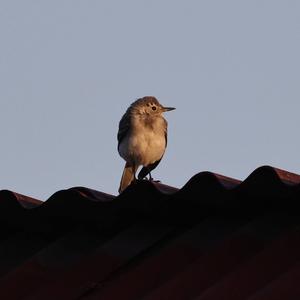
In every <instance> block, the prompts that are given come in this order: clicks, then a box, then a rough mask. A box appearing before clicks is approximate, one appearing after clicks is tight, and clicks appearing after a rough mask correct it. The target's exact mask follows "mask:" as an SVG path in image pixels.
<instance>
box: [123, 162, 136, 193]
mask: <svg viewBox="0 0 300 300" xmlns="http://www.w3.org/2000/svg"><path fill="white" fill-rule="evenodd" d="M135 171H136V168H135V167H133V166H130V165H129V164H128V163H126V164H125V167H124V171H123V174H122V178H121V182H120V187H119V193H121V192H123V191H124V190H125V189H126V188H127V186H128V185H130V183H131V182H132V181H133V180H134V176H135Z"/></svg>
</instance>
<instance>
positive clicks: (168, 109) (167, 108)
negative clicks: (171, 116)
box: [163, 107, 176, 112]
mask: <svg viewBox="0 0 300 300" xmlns="http://www.w3.org/2000/svg"><path fill="white" fill-rule="evenodd" d="M174 109H176V108H175V107H163V111H164V112H165V111H170V110H174Z"/></svg>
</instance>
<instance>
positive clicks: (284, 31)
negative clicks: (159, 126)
mask: <svg viewBox="0 0 300 300" xmlns="http://www.w3.org/2000/svg"><path fill="white" fill-rule="evenodd" d="M0 37H1V47H0V103H1V106H0V107H1V109H0V138H1V147H0V166H1V167H0V189H9V190H13V191H15V192H18V193H21V194H25V195H28V196H32V197H35V198H38V199H40V200H47V199H48V198H49V197H50V196H51V195H52V194H53V193H54V192H56V191H58V190H60V189H66V188H70V187H73V186H85V187H89V188H92V189H96V190H99V191H103V192H106V193H110V194H117V190H118V186H119V182H120V177H121V173H122V170H123V167H124V161H123V160H122V158H120V156H119V155H118V152H117V137H116V136H117V131H118V122H119V120H120V118H121V117H122V115H123V113H124V112H125V110H126V109H127V107H128V106H129V105H130V104H131V103H132V102H133V101H135V100H136V99H137V98H140V97H143V96H145V95H153V96H155V97H157V98H158V100H159V101H160V102H161V103H162V104H163V105H165V106H174V107H176V110H175V111H172V112H168V113H166V114H165V117H166V119H167V120H168V123H169V129H168V130H169V137H168V148H167V151H166V153H165V155H164V158H163V160H162V161H161V163H160V165H159V166H158V167H157V168H156V169H155V171H153V174H152V175H153V177H155V178H156V179H159V180H161V181H162V183H165V184H168V185H171V186H175V187H178V188H180V187H182V186H183V185H184V184H185V183H186V182H187V181H188V180H189V179H190V178H191V177H192V176H193V175H195V174H196V173H198V172H202V171H211V172H215V173H219V174H223V175H226V176H229V177H233V178H237V179H240V180H244V179H245V178H246V177H247V176H248V175H249V174H250V173H251V172H252V171H253V170H254V169H256V168H257V167H259V166H262V165H271V166H274V167H279V168H282V169H286V170H289V171H291V172H295V173H299V174H300V157H299V151H300V138H299V132H298V130H299V128H300V113H299V111H300V55H299V53H300V1H298V0H281V1H279V0H251V1H250V0H249V1H240V0H235V1H233V0H228V1H223V0H202V1H200V0H194V1H193V0H187V1H178V0H151V1H144V0H135V1H134V0H127V1H121V0H119V1H117V0H101V1H99V0H98V1H96V0H87V1H83V0H80V1H79V0H51V1H38V0H27V1H21V0H19V1H17V0H1V2H0Z"/></svg>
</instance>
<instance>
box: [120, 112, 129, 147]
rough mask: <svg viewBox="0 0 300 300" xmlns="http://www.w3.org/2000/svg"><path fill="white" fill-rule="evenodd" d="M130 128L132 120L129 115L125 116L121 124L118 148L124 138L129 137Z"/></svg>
mask: <svg viewBox="0 0 300 300" xmlns="http://www.w3.org/2000/svg"><path fill="white" fill-rule="evenodd" d="M129 128H130V119H129V117H128V115H127V114H124V115H123V117H122V119H121V121H120V123H119V131H118V147H119V145H120V143H121V141H122V140H123V139H124V137H125V136H126V135H127V133H128V131H129Z"/></svg>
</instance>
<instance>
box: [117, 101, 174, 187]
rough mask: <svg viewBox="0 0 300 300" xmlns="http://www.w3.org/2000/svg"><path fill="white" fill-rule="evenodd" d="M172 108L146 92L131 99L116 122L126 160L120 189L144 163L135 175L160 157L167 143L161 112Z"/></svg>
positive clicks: (154, 164)
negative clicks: (142, 95) (141, 96)
mask: <svg viewBox="0 0 300 300" xmlns="http://www.w3.org/2000/svg"><path fill="white" fill-rule="evenodd" d="M173 109H175V108H174V107H163V106H162V105H161V104H160V103H159V102H158V101H157V99H156V98H155V97H151V96H146V97H143V98H141V99H138V100H136V101H135V102H133V103H132V104H131V105H130V106H129V108H128V109H127V111H126V113H125V114H124V115H123V117H122V119H121V121H120V123H119V132H118V151H119V154H120V156H121V157H122V158H123V159H124V160H125V161H126V164H125V167H124V171H123V174H122V178H121V183H120V188H119V193H121V192H122V191H123V190H124V189H125V188H126V187H127V186H128V185H129V184H130V183H131V182H132V181H135V180H136V177H135V173H136V171H137V169H138V167H139V166H143V168H142V169H141V171H140V172H139V174H138V179H143V178H145V177H146V176H147V175H148V174H149V179H150V180H152V176H151V173H150V172H151V171H152V170H153V169H154V168H156V167H157V165H158V164H159V162H160V161H161V159H162V157H163V155H164V152H165V150H166V146H167V127H168V123H167V121H166V120H165V119H164V117H163V113H164V112H166V111H170V110H173Z"/></svg>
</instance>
